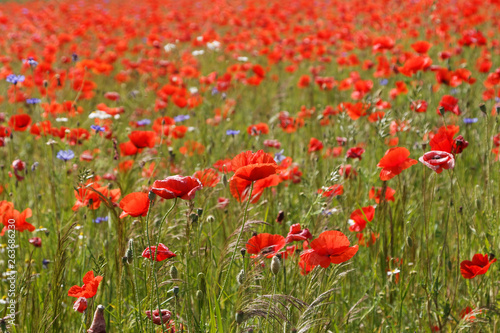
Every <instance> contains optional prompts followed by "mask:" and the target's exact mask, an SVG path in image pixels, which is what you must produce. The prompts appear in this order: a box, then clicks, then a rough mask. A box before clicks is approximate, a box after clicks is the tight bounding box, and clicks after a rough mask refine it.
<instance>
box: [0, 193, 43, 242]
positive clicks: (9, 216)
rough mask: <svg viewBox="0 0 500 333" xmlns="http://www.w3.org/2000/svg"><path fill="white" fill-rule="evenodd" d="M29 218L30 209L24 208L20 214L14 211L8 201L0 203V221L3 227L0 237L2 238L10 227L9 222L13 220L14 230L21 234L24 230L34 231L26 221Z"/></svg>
mask: <svg viewBox="0 0 500 333" xmlns="http://www.w3.org/2000/svg"><path fill="white" fill-rule="evenodd" d="M30 217H31V209H30V208H26V209H25V210H24V211H23V212H22V213H21V212H19V211H18V210H17V209H14V205H13V204H12V203H11V202H8V201H0V219H1V222H2V223H3V225H4V228H3V229H2V231H1V232H0V236H3V235H4V233H5V231H7V228H8V227H9V226H10V225H11V224H10V223H9V220H14V221H15V223H14V230H17V231H20V232H23V231H25V230H28V231H31V232H33V231H35V229H36V228H35V227H34V226H33V225H31V224H30V223H29V222H27V221H26V219H28V218H30Z"/></svg>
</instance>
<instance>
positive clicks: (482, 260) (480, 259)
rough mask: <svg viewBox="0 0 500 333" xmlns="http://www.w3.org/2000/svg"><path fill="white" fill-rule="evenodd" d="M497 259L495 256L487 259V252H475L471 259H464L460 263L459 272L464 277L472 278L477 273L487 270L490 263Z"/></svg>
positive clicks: (480, 273) (481, 273)
mask: <svg viewBox="0 0 500 333" xmlns="http://www.w3.org/2000/svg"><path fill="white" fill-rule="evenodd" d="M495 261H497V259H496V258H494V259H493V260H491V261H490V260H489V258H488V255H487V254H479V253H478V254H475V255H474V257H472V261H470V260H464V261H462V262H461V263H460V273H462V276H463V277H464V278H466V279H473V278H475V277H476V276H478V275H483V274H486V272H488V269H489V268H490V265H491V264H492V263H494V262H495Z"/></svg>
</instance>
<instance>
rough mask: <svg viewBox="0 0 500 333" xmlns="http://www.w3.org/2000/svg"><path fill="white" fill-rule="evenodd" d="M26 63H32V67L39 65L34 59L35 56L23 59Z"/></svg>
mask: <svg viewBox="0 0 500 333" xmlns="http://www.w3.org/2000/svg"><path fill="white" fill-rule="evenodd" d="M25 63H28V65H30V66H31V67H32V68H35V67H36V66H38V62H37V61H36V60H35V59H33V57H28V59H26V60H23V64H25Z"/></svg>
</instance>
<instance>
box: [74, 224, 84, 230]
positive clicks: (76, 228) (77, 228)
mask: <svg viewBox="0 0 500 333" xmlns="http://www.w3.org/2000/svg"><path fill="white" fill-rule="evenodd" d="M81 228H83V226H81V225H79V224H78V225H77V226H76V227H75V230H80V229H81Z"/></svg>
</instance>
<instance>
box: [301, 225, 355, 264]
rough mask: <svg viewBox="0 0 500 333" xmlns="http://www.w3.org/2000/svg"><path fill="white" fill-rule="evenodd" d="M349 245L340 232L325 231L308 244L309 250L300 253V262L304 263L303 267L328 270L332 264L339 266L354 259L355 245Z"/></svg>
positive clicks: (345, 237)
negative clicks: (318, 266) (318, 267)
mask: <svg viewBox="0 0 500 333" xmlns="http://www.w3.org/2000/svg"><path fill="white" fill-rule="evenodd" d="M349 245H350V242H349V239H348V238H347V236H346V235H344V234H343V233H342V232H340V231H336V230H330V231H325V232H322V233H321V234H320V235H319V236H318V238H316V239H315V240H313V241H312V242H311V243H310V244H309V246H310V248H311V249H309V250H305V251H304V252H302V254H301V255H300V261H302V262H304V264H305V267H307V266H310V267H311V268H314V267H315V266H317V265H320V266H321V267H323V268H328V266H330V264H332V263H333V264H341V263H343V262H346V261H347V260H349V259H351V258H352V257H354V255H355V254H356V252H358V246H357V245H354V246H349ZM304 264H303V265H304Z"/></svg>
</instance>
